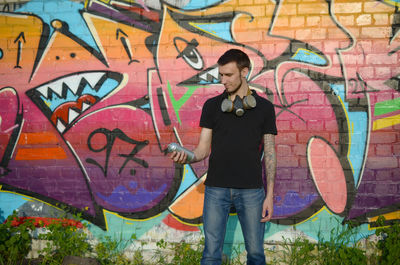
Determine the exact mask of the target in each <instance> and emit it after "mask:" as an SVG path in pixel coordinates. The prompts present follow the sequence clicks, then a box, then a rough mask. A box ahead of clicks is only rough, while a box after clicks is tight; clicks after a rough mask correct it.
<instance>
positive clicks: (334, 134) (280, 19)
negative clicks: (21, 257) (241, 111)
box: [0, 0, 400, 237]
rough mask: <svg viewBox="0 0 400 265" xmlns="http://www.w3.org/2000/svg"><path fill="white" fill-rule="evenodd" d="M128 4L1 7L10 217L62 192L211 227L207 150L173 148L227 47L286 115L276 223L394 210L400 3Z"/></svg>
mask: <svg viewBox="0 0 400 265" xmlns="http://www.w3.org/2000/svg"><path fill="white" fill-rule="evenodd" d="M132 2H133V1H122V0H121V1H100V0H88V1H85V2H84V3H82V2H73V1H67V0H63V1H41V0H32V1H29V2H26V3H24V4H19V5H18V6H14V7H13V8H11V6H10V5H8V4H7V5H4V6H3V12H0V77H1V78H0V102H1V104H0V125H1V132H0V135H1V138H0V142H1V145H0V187H1V189H0V196H1V201H0V209H1V212H0V213H2V214H0V218H2V219H4V218H5V217H7V215H8V214H10V213H11V212H12V211H13V210H14V209H19V210H20V212H22V213H24V214H25V215H27V216H40V217H43V216H44V217H49V218H50V217H52V216H50V215H51V214H50V213H49V212H48V211H47V210H46V209H47V208H51V207H58V206H59V205H62V206H63V207H66V208H68V209H70V210H74V211H78V212H81V213H82V215H83V217H84V219H86V220H87V221H88V222H90V223H92V224H94V225H95V227H96V228H93V229H97V228H100V229H99V230H102V231H113V229H116V230H118V229H122V230H124V229H125V230H124V231H133V230H134V231H135V232H137V233H138V235H143V234H145V233H146V232H148V231H149V230H150V229H152V227H155V226H157V225H160V224H163V225H165V226H166V227H168V228H171V229H174V230H179V231H186V232H189V231H190V232H193V231H200V230H201V223H202V218H201V217H202V200H203V191H204V185H203V182H204V179H205V178H206V176H207V161H204V162H201V163H197V164H193V165H185V166H183V167H182V166H178V165H174V164H173V163H172V161H171V160H170V159H169V158H168V156H167V155H166V154H165V149H166V146H167V145H168V143H170V142H179V143H181V144H183V145H184V146H186V147H189V148H194V147H195V145H196V144H197V141H198V137H199V132H200V128H199V127H198V121H199V118H200V114H201V107H202V105H203V103H204V102H205V100H206V99H208V98H209V97H211V96H214V95H217V94H218V93H221V92H222V91H223V86H222V85H221V84H220V83H219V81H218V67H217V64H216V58H217V57H218V56H219V55H220V54H222V53H223V52H224V51H225V50H227V49H229V48H239V49H242V50H244V51H245V52H246V53H248V54H249V57H250V59H251V62H252V64H251V69H250V74H249V76H248V80H249V84H250V86H251V88H252V89H254V90H256V91H257V92H258V93H259V94H261V95H263V96H264V97H265V98H267V99H269V100H270V101H271V102H272V103H273V104H274V106H275V111H276V114H277V126H278V130H279V135H278V136H277V151H278V169H277V177H276V185H275V191H276V192H275V194H274V209H275V211H274V216H273V220H272V221H271V224H270V226H269V229H268V230H267V232H266V237H272V236H273V235H274V234H276V233H278V232H280V231H284V230H285V229H287V228H288V227H290V226H292V225H296V226H297V228H298V229H303V231H304V232H305V233H306V234H308V235H309V236H311V237H316V233H315V232H313V231H312V230H313V229H310V227H313V226H317V223H318V222H316V220H319V221H323V220H325V219H326V218H331V217H332V216H335V217H336V218H338V219H339V220H340V221H344V222H345V221H347V220H353V221H354V220H355V221H357V222H359V224H360V225H361V226H362V227H363V228H365V230H366V231H367V234H368V233H369V234H370V233H373V229H371V228H373V226H374V221H375V217H376V216H378V215H382V214H384V215H386V217H387V219H388V220H396V219H399V205H400V204H399V203H400V179H399V177H400V170H399V168H400V130H399V128H400V127H399V126H400V125H399V124H400V95H399V94H400V86H399V84H400V76H399V75H400V73H399V65H400V62H399V58H400V48H399V47H400V38H399V29H400V11H399V6H400V2H398V1H370V0H362V1H357V2H348V1H344V0H335V1H324V0H314V1H308V2H307V3H302V2H301V3H298V4H296V3H292V2H290V1H265V3H262V4H253V2H252V1H250V0H249V1H240V2H239V3H237V2H236V1H233V2H232V1H219V0H215V1H194V0H192V1H176V2H174V1H168V2H161V1H136V2H135V3H132ZM183 2H185V3H183ZM55 10H63V12H55ZM46 215H49V216H46ZM234 218H235V216H234V215H233V216H231V220H232V219H233V220H234ZM121 227H122V228H121ZM234 229H235V231H237V230H238V229H239V230H240V228H236V226H235V227H234ZM138 230H140V232H138Z"/></svg>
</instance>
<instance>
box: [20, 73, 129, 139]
mask: <svg viewBox="0 0 400 265" xmlns="http://www.w3.org/2000/svg"><path fill="white" fill-rule="evenodd" d="M121 81H122V75H121V74H119V73H115V72H103V71H100V72H82V73H75V74H73V75H68V76H64V77H61V78H58V79H56V80H53V81H50V82H48V83H46V84H43V85H41V86H38V87H36V88H33V89H31V90H29V91H27V93H26V94H27V95H28V97H30V98H31V100H32V101H33V102H34V103H35V104H36V105H37V106H38V107H39V108H40V109H41V110H42V111H43V113H44V114H45V115H46V116H47V118H48V119H49V120H50V121H51V122H52V123H53V125H55V126H56V128H57V130H58V131H59V132H60V133H65V131H67V130H68V129H69V128H70V127H71V126H72V124H73V123H74V121H76V120H77V119H78V117H79V116H80V115H81V114H82V113H83V112H85V111H87V110H88V109H89V108H90V107H91V106H93V105H95V104H96V103H97V102H99V101H101V100H102V99H103V98H105V97H106V96H107V95H109V94H110V93H111V92H113V91H114V90H115V89H116V88H118V85H119V84H120V83H121Z"/></svg>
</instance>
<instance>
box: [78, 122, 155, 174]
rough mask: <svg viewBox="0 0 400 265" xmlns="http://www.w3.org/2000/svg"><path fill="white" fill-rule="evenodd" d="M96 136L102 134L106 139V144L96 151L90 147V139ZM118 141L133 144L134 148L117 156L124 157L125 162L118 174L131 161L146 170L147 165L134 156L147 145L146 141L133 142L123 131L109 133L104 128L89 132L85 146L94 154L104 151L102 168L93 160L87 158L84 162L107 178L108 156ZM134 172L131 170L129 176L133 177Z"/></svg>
mask: <svg viewBox="0 0 400 265" xmlns="http://www.w3.org/2000/svg"><path fill="white" fill-rule="evenodd" d="M96 134H103V135H104V136H105V137H106V139H107V140H106V144H105V145H104V146H103V147H100V148H99V149H96V148H94V147H93V145H92V138H93V137H94V136H95V135H96ZM117 138H118V139H120V140H122V141H124V142H127V143H130V144H134V145H135V147H134V148H133V149H132V151H131V152H130V153H129V154H118V156H120V157H125V158H126V159H125V161H124V163H123V165H122V166H121V168H120V169H119V171H118V173H119V174H121V172H122V170H123V169H124V168H125V166H126V164H127V163H128V162H129V161H133V162H135V163H137V164H139V165H140V166H142V167H144V168H148V167H149V164H148V163H147V162H146V161H145V160H142V159H139V158H136V157H135V155H136V154H137V153H138V152H139V151H140V150H142V149H143V148H144V147H145V146H146V145H148V144H149V141H148V140H144V141H137V140H134V139H132V138H130V137H128V136H127V135H126V134H125V133H124V132H123V131H121V130H120V129H118V128H116V129H114V130H112V131H110V130H109V129H106V128H99V129H96V130H94V131H93V132H91V133H90V134H89V137H88V140H87V145H88V148H89V150H90V151H92V152H95V153H100V152H102V151H104V150H106V159H105V162H104V167H102V166H101V165H100V164H99V163H98V162H97V161H96V160H95V159H93V158H87V159H86V162H88V163H90V164H93V165H96V166H98V167H99V168H100V169H101V171H102V172H103V174H104V177H107V172H108V162H109V159H110V154H111V151H112V148H113V146H114V142H115V140H116V139H117ZM134 172H135V170H134V169H133V171H131V174H132V173H133V174H132V175H134Z"/></svg>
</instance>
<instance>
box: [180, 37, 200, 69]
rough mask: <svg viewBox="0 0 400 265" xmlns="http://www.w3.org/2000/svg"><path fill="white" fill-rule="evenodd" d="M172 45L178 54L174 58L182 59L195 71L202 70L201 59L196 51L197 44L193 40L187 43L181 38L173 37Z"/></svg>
mask: <svg viewBox="0 0 400 265" xmlns="http://www.w3.org/2000/svg"><path fill="white" fill-rule="evenodd" d="M174 45H175V48H176V50H177V52H178V56H177V57H176V58H180V57H182V58H183V59H184V60H185V62H186V63H187V64H188V65H190V67H192V68H193V69H195V70H201V69H203V67H204V62H203V58H201V55H200V53H199V51H198V50H197V49H196V47H197V46H198V45H199V43H198V42H197V41H196V40H195V39H192V40H191V41H190V42H188V41H187V40H185V39H183V38H180V37H175V38H174Z"/></svg>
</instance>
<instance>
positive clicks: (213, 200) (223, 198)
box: [201, 186, 266, 265]
mask: <svg viewBox="0 0 400 265" xmlns="http://www.w3.org/2000/svg"><path fill="white" fill-rule="evenodd" d="M264 198H265V192H264V189H263V188H260V189H231V188H219V187H209V186H206V190H205V196H204V211H203V222H204V235H205V246H204V252H203V257H202V260H201V264H202V265H214V264H221V263H222V248H223V245H224V239H225V231H226V224H227V222H228V217H229V210H230V208H231V205H232V204H233V205H234V206H235V208H236V212H237V215H238V218H239V222H240V226H241V228H242V232H243V237H244V242H245V247H246V251H247V264H248V265H250V264H252V265H253V264H254V265H256V264H257V265H258V264H262V265H264V264H266V263H265V255H264V229H265V223H261V222H260V220H261V215H262V204H263V201H264Z"/></svg>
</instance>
